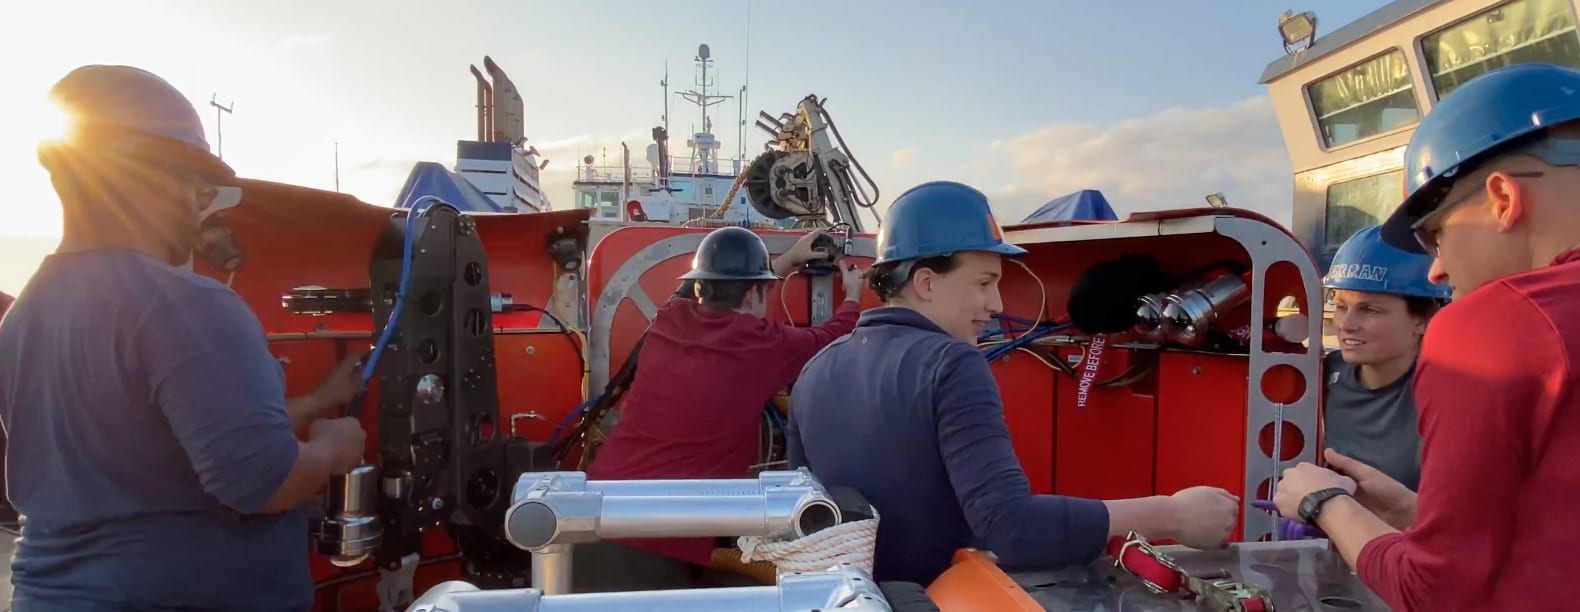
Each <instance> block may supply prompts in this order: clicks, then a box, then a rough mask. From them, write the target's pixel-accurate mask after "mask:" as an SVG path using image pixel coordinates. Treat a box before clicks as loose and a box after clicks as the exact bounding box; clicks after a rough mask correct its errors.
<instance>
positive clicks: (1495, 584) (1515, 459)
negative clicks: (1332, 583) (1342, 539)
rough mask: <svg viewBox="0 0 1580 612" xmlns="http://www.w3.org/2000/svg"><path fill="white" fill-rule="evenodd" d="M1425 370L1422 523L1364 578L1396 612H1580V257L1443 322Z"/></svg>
mask: <svg viewBox="0 0 1580 612" xmlns="http://www.w3.org/2000/svg"><path fill="white" fill-rule="evenodd" d="M1417 368H1418V370H1417V373H1416V379H1415V397H1416V402H1417V404H1418V408H1419V410H1420V430H1421V437H1422V465H1421V488H1420V496H1419V497H1418V498H1417V505H1416V521H1415V524H1414V525H1413V526H1411V527H1410V528H1409V529H1408V530H1406V531H1404V532H1403V533H1398V534H1390V535H1387V536H1383V537H1380V538H1377V539H1374V540H1372V541H1371V542H1369V543H1367V544H1366V546H1365V547H1364V548H1363V549H1362V550H1361V554H1360V559H1359V562H1358V563H1357V566H1358V567H1357V568H1356V569H1357V572H1358V574H1359V575H1360V577H1361V579H1362V580H1363V581H1365V582H1366V584H1367V585H1368V586H1370V587H1371V588H1372V590H1374V591H1376V592H1377V593H1378V594H1379V595H1381V596H1382V598H1383V599H1384V600H1385V601H1387V602H1388V605H1389V606H1390V607H1391V608H1393V609H1394V610H1396V611H1408V610H1558V609H1565V610H1568V609H1575V608H1580V597H1577V596H1576V594H1575V592H1574V586H1573V583H1572V582H1570V581H1572V580H1574V579H1575V570H1576V569H1580V561H1577V557H1576V556H1575V555H1576V551H1580V393H1577V391H1580V389H1577V387H1576V376H1580V251H1570V252H1568V253H1565V254H1563V255H1561V256H1559V257H1558V258H1557V259H1556V260H1555V261H1554V262H1553V265H1551V266H1549V267H1546V268H1542V269H1539V270H1534V271H1531V272H1527V273H1523V274H1519V275H1516V276H1511V277H1508V278H1504V279H1502V280H1499V281H1496V282H1492V283H1488V284H1487V285H1485V286H1483V287H1481V288H1478V289H1476V290H1475V291H1473V292H1471V293H1470V294H1469V295H1466V296H1465V297H1463V298H1460V299H1458V300H1456V301H1455V302H1454V304H1452V305H1450V306H1448V307H1447V308H1445V309H1443V311H1442V312H1440V313H1439V314H1438V315H1437V316H1436V317H1435V318H1434V320H1433V321H1432V323H1431V326H1430V329H1429V331H1428V332H1427V335H1426V339H1425V341H1424V343H1423V345H1422V347H1421V357H1420V361H1419V363H1418V365H1417Z"/></svg>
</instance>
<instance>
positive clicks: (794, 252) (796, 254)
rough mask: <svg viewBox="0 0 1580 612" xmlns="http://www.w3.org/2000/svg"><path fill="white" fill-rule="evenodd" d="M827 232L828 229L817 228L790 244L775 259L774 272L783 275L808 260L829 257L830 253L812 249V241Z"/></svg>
mask: <svg viewBox="0 0 1580 612" xmlns="http://www.w3.org/2000/svg"><path fill="white" fill-rule="evenodd" d="M825 233H827V232H826V230H823V229H815V230H812V231H810V232H807V233H806V235H805V236H802V237H801V238H800V239H798V240H796V241H795V244H794V245H791V246H790V250H788V251H785V252H784V254H783V255H780V256H779V257H778V258H777V259H775V260H774V272H775V273H778V274H779V275H780V276H783V275H785V274H787V273H789V272H790V271H791V270H794V269H796V268H799V267H801V266H802V265H803V264H805V263H806V262H809V261H815V260H819V259H828V257H829V254H828V253H823V252H821V251H814V250H812V242H813V241H815V240H817V239H818V237H819V236H822V235H823V234H825Z"/></svg>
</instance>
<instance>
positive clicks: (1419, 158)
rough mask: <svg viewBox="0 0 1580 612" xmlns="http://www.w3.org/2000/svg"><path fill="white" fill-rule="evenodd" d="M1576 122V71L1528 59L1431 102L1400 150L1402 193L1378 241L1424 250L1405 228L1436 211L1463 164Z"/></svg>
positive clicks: (1579, 103) (1579, 100)
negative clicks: (1435, 104)
mask: <svg viewBox="0 0 1580 612" xmlns="http://www.w3.org/2000/svg"><path fill="white" fill-rule="evenodd" d="M1575 119H1580V71H1577V70H1574V69H1571V68H1565V67H1562V66H1555V65H1553V64H1541V63H1528V64H1515V65H1513V66H1508V67H1505V68H1499V69H1497V70H1493V71H1491V72H1488V73H1486V74H1483V75H1480V76H1477V77H1476V78H1473V79H1471V80H1469V81H1466V82H1465V84H1464V85H1461V86H1459V88H1458V89H1455V90H1454V91H1453V92H1451V93H1450V94H1449V95H1447V96H1445V97H1444V98H1443V99H1442V100H1440V101H1438V103H1437V106H1435V107H1433V108H1432V110H1431V111H1430V112H1428V113H1427V115H1426V117H1423V118H1422V119H1421V123H1420V124H1418V125H1417V126H1416V128H1415V133H1414V134H1412V135H1411V136H1410V146H1409V147H1408V148H1406V149H1405V153H1404V173H1405V198H1404V202H1402V203H1400V204H1399V207H1398V208H1397V209H1395V210H1394V212H1393V214H1392V215H1390V216H1389V217H1388V220H1387V221H1386V222H1384V223H1383V232H1382V235H1383V240H1385V241H1387V242H1388V244H1390V245H1393V246H1394V247H1396V248H1399V249H1403V250H1405V251H1408V252H1411V253H1425V250H1424V249H1423V248H1422V247H1421V245H1420V244H1419V243H1418V242H1417V241H1416V239H1415V236H1414V233H1413V232H1412V231H1411V226H1413V225H1415V222H1416V221H1418V220H1420V219H1421V218H1422V217H1424V216H1426V215H1427V214H1428V213H1430V212H1432V211H1433V210H1435V209H1436V208H1437V206H1438V204H1440V203H1442V200H1443V196H1444V195H1445V194H1446V192H1447V189H1448V187H1449V186H1451V185H1452V184H1453V179H1454V177H1456V176H1458V175H1459V173H1460V171H1461V170H1463V169H1466V168H1463V166H1464V165H1465V164H1476V163H1479V162H1481V161H1483V160H1484V159H1485V158H1486V157H1489V156H1490V154H1492V153H1495V152H1496V150H1497V149H1498V148H1499V147H1501V146H1503V145H1506V144H1509V143H1510V142H1512V141H1515V140H1518V139H1520V138H1521V137H1523V136H1528V135H1531V134H1533V133H1536V132H1538V131H1541V130H1545V129H1547V128H1551V127H1554V126H1556V125H1559V124H1562V123H1567V122H1569V121H1573V120H1575Z"/></svg>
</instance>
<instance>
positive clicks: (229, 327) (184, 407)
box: [0, 66, 364, 612]
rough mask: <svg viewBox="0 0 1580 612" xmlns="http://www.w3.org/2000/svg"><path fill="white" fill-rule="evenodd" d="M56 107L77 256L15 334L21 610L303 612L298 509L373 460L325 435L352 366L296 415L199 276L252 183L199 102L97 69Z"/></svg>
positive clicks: (57, 259) (13, 493) (5, 383)
mask: <svg viewBox="0 0 1580 612" xmlns="http://www.w3.org/2000/svg"><path fill="white" fill-rule="evenodd" d="M50 97H51V98H52V99H53V101H54V102H55V103H56V104H58V105H59V106H60V107H61V109H62V110H63V111H65V113H66V114H67V115H68V116H69V118H70V121H71V125H72V130H71V133H70V135H69V136H68V137H67V138H64V139H61V140H55V141H50V142H47V143H43V144H41V145H40V148H39V152H38V153H39V160H40V162H42V163H43V165H44V167H45V168H46V169H48V170H49V172H50V179H51V181H52V183H53V184H54V186H55V190H56V192H57V193H58V194H59V196H60V203H61V209H62V213H63V214H62V220H63V224H62V230H63V231H62V236H61V242H60V246H59V248H58V249H56V251H55V252H54V253H53V254H51V255H50V256H49V257H47V258H45V260H44V262H43V263H42V264H41V265H40V266H39V269H38V271H37V272H36V273H35V274H34V275H33V277H32V278H31V279H30V280H29V281H28V283H27V285H26V287H24V288H23V289H22V292H21V294H20V295H18V296H17V300H16V303H15V304H14V305H13V306H12V307H11V309H10V311H8V312H7V313H6V314H5V318H4V319H0V425H3V426H4V428H5V431H6V433H7V434H8V439H7V448H6V450H5V452H6V465H7V470H6V476H7V482H6V493H7V495H8V496H9V497H10V500H11V501H12V502H13V503H14V504H15V505H16V508H17V509H18V510H19V511H21V514H22V517H23V519H22V529H21V536H22V537H21V538H20V539H19V540H18V541H17V548H16V553H15V555H14V556H13V558H11V559H10V560H9V562H10V563H11V582H12V585H13V589H14V590H13V594H12V600H11V610H13V612H33V611H40V610H49V611H64V612H77V611H89V610H92V611H98V610H154V609H159V610H177V609H180V610H303V609H306V608H307V607H308V606H310V605H311V603H312V597H313V587H312V575H311V573H310V571H309V568H308V561H309V557H308V546H307V544H308V540H307V527H308V525H307V520H308V516H307V514H306V513H305V512H303V511H302V510H301V509H300V508H299V507H300V506H301V505H302V504H304V503H308V502H311V501H312V500H314V499H316V497H317V495H318V492H319V491H320V490H321V489H322V488H323V486H324V484H325V483H326V482H328V479H329V477H330V475H331V474H334V473H344V472H345V471H347V470H349V469H350V468H352V467H354V466H355V465H357V463H359V462H360V461H361V459H362V454H363V450H364V438H363V432H362V428H361V426H360V425H359V424H358V422H357V421H356V420H355V419H348V418H341V419H319V418H317V417H319V416H320V415H322V414H324V413H326V412H327V410H328V409H329V408H331V407H333V406H335V405H337V404H341V403H344V402H345V401H347V400H349V399H350V397H351V396H352V395H353V394H354V393H355V392H356V390H357V379H356V376H355V370H354V367H353V366H354V363H355V357H353V358H350V359H348V360H346V362H345V363H342V364H341V367H340V368H339V369H338V370H336V372H335V373H334V374H333V375H332V376H331V377H330V379H329V380H328V381H327V382H326V383H325V384H324V386H322V387H321V388H320V389H319V391H318V392H316V393H313V394H310V395H308V396H304V397H298V398H293V399H291V400H287V398H286V395H285V385H284V376H283V375H282V372H281V370H280V365H279V363H278V362H277V361H275V359H274V357H273V356H272V355H270V354H269V350H268V347H267V346H266V343H265V337H264V333H263V329H262V327H261V326H260V325H259V323H258V319H257V317H256V316H255V315H254V314H253V313H252V311H251V310H250V309H248V307H247V304H246V303H245V302H243V301H242V300H241V298H240V297H239V296H237V295H236V294H235V293H234V292H232V291H231V290H230V289H229V288H227V287H226V286H225V285H223V284H220V283H218V282H215V281H214V280H213V279H210V278H207V277H203V276H199V275H196V274H193V273H192V272H190V271H188V270H186V269H184V268H183V266H184V265H185V264H186V263H187V262H189V261H190V258H191V254H192V250H193V248H194V247H195V246H196V245H197V243H198V237H199V227H200V226H201V222H202V219H203V217H204V215H205V214H206V212H207V211H209V210H212V209H213V208H214V207H215V206H216V205H223V204H225V203H224V202H220V201H219V197H218V194H220V193H223V192H225V191H226V190H225V189H224V188H225V187H227V186H234V185H235V184H236V183H235V173H234V172H233V171H232V170H231V168H230V167H229V166H228V165H226V164H225V163H224V162H222V161H220V160H219V158H218V157H215V156H214V155H213V154H211V153H210V152H209V148H208V143H207V142H206V141H205V140H204V135H203V124H202V122H201V121H199V120H198V115H197V111H196V110H195V109H194V108H193V107H192V105H191V103H190V102H188V101H187V99H186V97H185V96H183V95H182V94H181V93H180V92H179V91H177V90H176V89H175V88H174V87H172V86H171V85H170V84H169V83H167V82H165V81H164V80H163V79H161V78H159V77H158V76H155V75H153V74H151V73H148V72H146V71H143V70H140V69H137V68H131V67H127V66H85V67H82V68H79V69H76V70H74V71H72V72H71V73H69V74H67V75H66V76H65V77H64V78H62V79H61V80H60V81H59V82H58V83H56V85H55V86H54V88H53V89H52V90H51V91H50ZM231 195H233V196H234V195H235V194H234V193H232V194H231ZM234 201H235V198H234V197H233V198H231V201H230V202H229V203H232V204H233V203H234ZM296 429H307V430H308V432H309V433H308V438H307V440H306V441H305V442H304V441H298V439H297V437H296V436H295V435H294V433H293V430H296Z"/></svg>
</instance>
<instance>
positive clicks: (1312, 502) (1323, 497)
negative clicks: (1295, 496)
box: [1298, 487, 1350, 525]
mask: <svg viewBox="0 0 1580 612" xmlns="http://www.w3.org/2000/svg"><path fill="white" fill-rule="evenodd" d="M1349 494H1350V492H1349V491H1347V490H1345V489H1344V488H1343V487H1333V488H1331V489H1323V490H1321V491H1317V492H1315V493H1312V494H1310V495H1307V496H1306V497H1305V499H1302V500H1300V508H1298V511H1299V513H1300V521H1301V522H1302V523H1305V524H1307V525H1316V524H1317V515H1319V514H1321V513H1322V504H1324V503H1327V501H1328V500H1330V499H1333V498H1335V497H1338V496H1340V495H1349Z"/></svg>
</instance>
